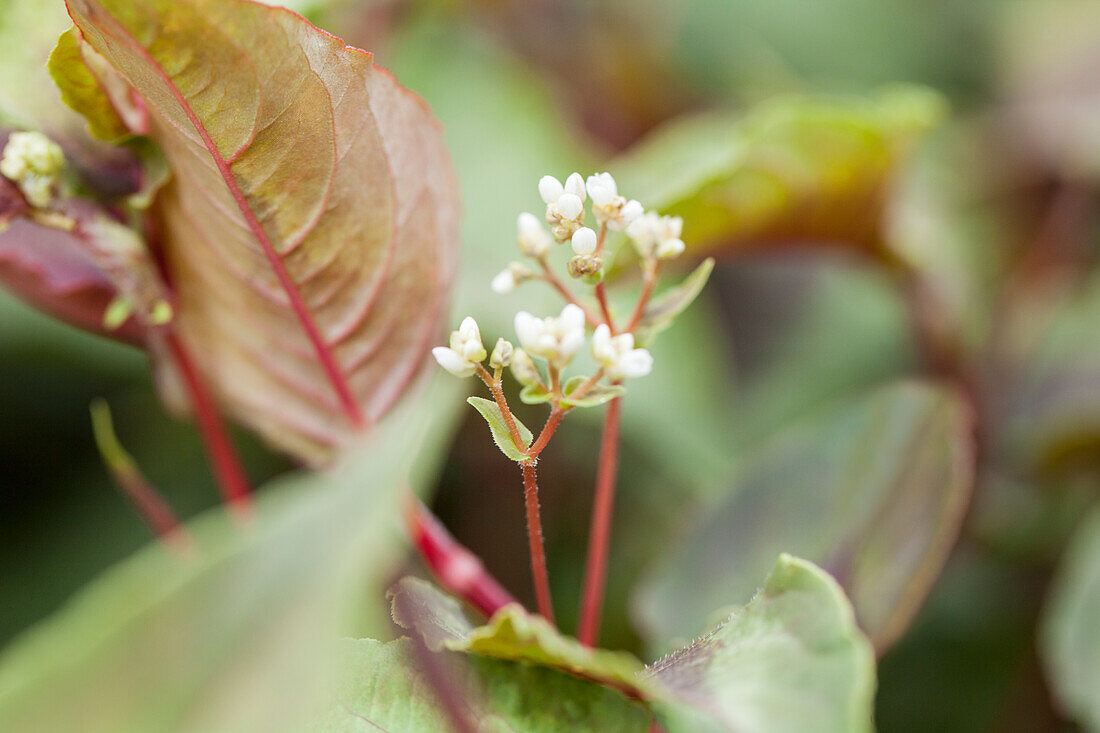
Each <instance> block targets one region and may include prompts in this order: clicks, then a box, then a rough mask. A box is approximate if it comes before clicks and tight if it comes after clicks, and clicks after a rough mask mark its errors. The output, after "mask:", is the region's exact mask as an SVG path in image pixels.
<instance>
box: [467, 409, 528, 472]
mask: <svg viewBox="0 0 1100 733" xmlns="http://www.w3.org/2000/svg"><path fill="white" fill-rule="evenodd" d="M466 401H467V402H469V403H470V405H471V406H473V408H474V409H475V410H477V411H478V412H479V413H480V414H481V416H482V417H483V418H485V422H486V423H488V425H489V431H490V432H491V433H492V435H493V442H494V443H496V444H497V448H500V452H501V453H503V454H504V455H506V456H508V457H509V458H511V459H512V460H513V461H523V460H526V458H527V456H526V455H525V454H524V452H523V451H524V450H526V449H527V447H528V446H530V445H531V439H532V438H533V437H534V436H533V435H532V434H531V431H530V430H528V429H527V426H526V425H524V424H523V423H521V422H520V421H519V420H518V419H516V417H515V416H514V415H513V416H512V419H513V420H515V423H516V429H517V430H518V431H519V436H520V437H521V438H523V445H522V446H517V445H516V442H515V441H514V440H513V439H512V432H511V431H510V430H509V429H508V424H507V423H506V422H505V421H504V413H502V412H501V411H500V407H498V406H497V403H496V402H493V401H492V400H487V399H485V398H484V397H467V398H466Z"/></svg>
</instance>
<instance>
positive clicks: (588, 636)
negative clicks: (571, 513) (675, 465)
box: [577, 397, 622, 646]
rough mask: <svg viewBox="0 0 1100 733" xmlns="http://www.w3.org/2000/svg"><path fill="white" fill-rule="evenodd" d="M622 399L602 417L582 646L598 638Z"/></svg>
mask: <svg viewBox="0 0 1100 733" xmlns="http://www.w3.org/2000/svg"><path fill="white" fill-rule="evenodd" d="M621 411H622V400H621V398H618V397H617V398H615V399H613V400H611V402H609V403H608V405H607V412H606V414H605V415H604V423H603V439H602V441H601V443H600V462H599V465H598V467H597V468H596V496H595V501H594V504H593V507H592V526H591V528H590V530H589V535H588V557H587V559H586V560H585V569H584V590H583V592H582V594H581V609H580V622H579V624H578V628H577V638H578V639H579V640H580V642H581V643H582V644H584V645H586V646H594V645H595V644H596V642H597V640H598V639H599V627H600V612H601V610H602V608H603V593H604V586H605V585H606V582H607V554H608V546H609V545H610V542H611V516H612V513H613V512H612V510H613V508H614V504H615V475H616V472H617V470H618V464H619V426H620V424H621V415H622V412H621Z"/></svg>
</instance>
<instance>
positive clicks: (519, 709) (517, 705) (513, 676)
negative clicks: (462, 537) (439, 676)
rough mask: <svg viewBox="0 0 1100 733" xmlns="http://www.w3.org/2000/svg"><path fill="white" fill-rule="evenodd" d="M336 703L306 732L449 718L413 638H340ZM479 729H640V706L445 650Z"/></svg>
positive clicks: (443, 723) (435, 725) (643, 721)
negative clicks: (420, 661)
mask: <svg viewBox="0 0 1100 733" xmlns="http://www.w3.org/2000/svg"><path fill="white" fill-rule="evenodd" d="M343 657H344V664H343V666H344V668H345V670H346V672H347V674H346V679H345V680H344V681H343V682H342V684H341V689H342V691H341V693H340V696H339V701H338V702H337V704H336V705H334V706H333V708H332V710H331V711H329V713H328V714H327V715H326V716H325V717H324V719H323V720H322V722H321V724H320V725H318V726H316V727H315V728H311V730H317V731H324V732H325V733H341V732H343V731H347V732H348V733H351V732H352V731H360V730H363V729H364V728H363V724H364V722H365V723H366V724H367V725H368V729H370V730H374V729H379V730H391V731H406V732H408V733H414V732H417V733H419V732H420V731H423V732H424V733H428V732H429V731H443V730H447V729H448V726H449V723H450V721H449V719H448V717H447V716H446V714H445V713H444V712H443V710H442V708H441V706H440V703H439V701H438V696H437V693H436V692H435V690H434V689H433V688H432V687H431V685H430V684H429V683H428V681H427V680H425V679H424V676H423V674H422V673H421V672H420V671H419V669H420V668H419V665H418V664H417V659H416V654H415V653H414V649H413V647H412V642H411V641H410V640H408V639H400V640H398V641H393V642H390V643H389V644H381V643H379V642H377V641H372V640H369V639H364V640H359V641H345V642H344V648H343ZM437 658H438V660H439V662H440V664H445V665H446V669H447V671H448V672H450V673H451V674H450V675H449V677H450V678H451V679H453V680H454V681H455V683H456V686H457V687H458V689H459V691H460V695H461V699H462V701H463V702H464V703H465V704H466V705H467V706H468V708H469V709H470V712H471V713H472V714H473V717H474V718H475V719H476V721H477V723H478V728H477V730H479V731H487V732H489V731H491V732H494V733H495V732H496V731H525V732H527V731H529V732H530V733H544V732H545V733H552V732H554V731H560V730H565V729H568V730H574V731H592V733H604V731H642V730H645V727H646V725H647V723H648V721H649V716H648V714H647V713H646V712H645V710H644V709H643V708H642V707H641V706H640V705H638V704H637V703H633V702H631V701H629V700H628V699H627V698H626V697H624V696H623V695H622V694H621V693H618V692H615V691H614V690H611V689H608V688H607V687H604V686H602V685H597V684H594V683H592V682H587V681H585V680H580V679H577V678H575V677H572V676H570V675H567V674H563V673H561V672H556V671H554V670H551V669H546V668H545V667H537V666H531V665H527V664H523V663H519V662H508V661H502V660H499V659H486V658H481V657H475V656H467V655H459V654H452V653H448V654H445V655H437Z"/></svg>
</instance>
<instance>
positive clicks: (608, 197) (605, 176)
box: [587, 173, 619, 206]
mask: <svg viewBox="0 0 1100 733" xmlns="http://www.w3.org/2000/svg"><path fill="white" fill-rule="evenodd" d="M587 188H588V195H589V196H591V197H592V205H593V206H607V205H608V204H610V203H611V202H612V201H613V200H614V199H615V197H616V196H618V195H619V188H618V186H617V185H616V184H615V179H614V178H612V177H611V174H610V173H597V174H595V175H592V176H589V177H588V182H587Z"/></svg>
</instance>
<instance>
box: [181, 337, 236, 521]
mask: <svg viewBox="0 0 1100 733" xmlns="http://www.w3.org/2000/svg"><path fill="white" fill-rule="evenodd" d="M166 341H167V344H168V350H169V351H170V352H171V354H172V358H173V359H175V361H176V366H177V367H179V370H180V374H181V375H182V376H183V382H184V386H185V387H186V388H187V393H188V395H189V396H190V397H191V407H192V409H193V410H194V412H195V418H196V419H197V420H198V424H199V434H200V435H201V436H202V440H203V444H204V446H205V447H206V455H207V458H208V459H209V460H210V468H211V470H212V471H213V472H214V477H215V479H217V482H218V488H219V489H220V491H221V494H222V498H223V499H224V500H225V502H226V503H227V504H228V505H229V508H230V509H233V510H236V511H237V512H238V513H239V514H240V515H241V516H242V517H248V516H250V515H251V512H252V500H251V494H252V490H251V488H250V487H249V483H248V477H247V475H246V474H245V471H244V468H243V467H242V466H241V462H240V459H239V458H238V456H237V451H236V449H235V448H234V447H233V442H232V441H231V440H230V439H229V434H228V433H227V432H226V430H225V425H224V424H223V423H222V419H221V415H219V414H218V410H217V408H216V407H214V400H213V399H212V398H211V397H210V393H209V392H208V391H207V389H206V384H205V383H204V382H203V380H202V377H201V376H200V375H199V372H198V370H197V369H196V368H195V365H194V362H192V361H191V356H190V354H189V353H188V352H187V348H186V347H185V346H184V345H183V342H182V341H180V339H179V336H177V335H176V334H175V333H174V332H172V331H169V332H168V335H167V337H166Z"/></svg>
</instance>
